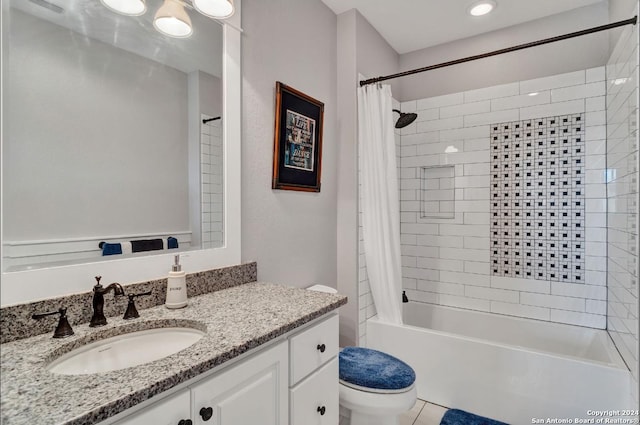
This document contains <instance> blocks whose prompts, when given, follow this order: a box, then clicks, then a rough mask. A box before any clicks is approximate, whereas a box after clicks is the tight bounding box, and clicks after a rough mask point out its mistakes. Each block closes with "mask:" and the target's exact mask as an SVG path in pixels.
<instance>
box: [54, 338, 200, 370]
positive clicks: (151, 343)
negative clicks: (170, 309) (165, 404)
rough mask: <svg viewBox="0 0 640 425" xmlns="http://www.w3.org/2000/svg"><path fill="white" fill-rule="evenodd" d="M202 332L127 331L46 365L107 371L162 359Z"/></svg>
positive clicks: (192, 340) (63, 368)
mask: <svg viewBox="0 0 640 425" xmlns="http://www.w3.org/2000/svg"><path fill="white" fill-rule="evenodd" d="M203 336H204V332H202V331H199V330H197V329H192V328H159V329H149V330H144V331H138V332H131V333H126V334H122V335H118V336H114V337H111V338H107V339H103V340H100V341H96V342H92V343H90V344H87V345H83V346H81V347H79V348H76V349H75V350H73V351H71V352H69V353H67V354H64V355H63V356H60V357H58V358H57V359H56V360H54V361H53V362H51V363H50V364H49V365H48V366H47V370H48V371H50V372H52V373H58V374H62V375H85V374H90V373H100V372H110V371H113V370H120V369H125V368H128V367H133V366H138V365H141V364H145V363H149V362H152V361H155V360H159V359H162V358H164V357H167V356H170V355H172V354H175V353H177V352H178V351H181V350H184V349H185V348H187V347H189V346H191V345H193V344H195V343H196V342H198V341H199V340H200V338H202V337H203Z"/></svg>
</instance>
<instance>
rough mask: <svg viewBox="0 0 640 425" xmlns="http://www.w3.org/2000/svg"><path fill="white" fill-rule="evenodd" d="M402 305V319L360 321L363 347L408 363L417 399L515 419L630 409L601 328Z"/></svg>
mask: <svg viewBox="0 0 640 425" xmlns="http://www.w3.org/2000/svg"><path fill="white" fill-rule="evenodd" d="M403 306H404V312H403V313H404V323H405V324H404V325H390V324H387V323H382V322H380V321H379V320H377V317H373V318H371V319H369V320H368V321H367V324H366V327H367V329H366V332H367V346H368V347H370V348H374V349H377V350H381V351H385V352H387V353H389V354H392V355H394V356H396V357H398V358H400V359H402V360H404V361H405V362H407V363H408V364H410V365H411V366H412V367H413V368H414V369H415V371H416V386H417V390H418V397H419V398H420V399H422V400H427V401H430V402H432V403H436V404H440V405H442V406H446V407H452V408H458V409H463V410H467V411H469V412H473V413H476V414H479V415H482V416H488V417H491V418H494V419H498V420H501V421H504V422H507V423H510V424H515V425H520V424H531V423H545V422H536V421H535V420H537V419H543V420H544V421H546V420H547V418H550V419H554V418H561V419H571V420H572V421H573V422H560V423H579V422H577V421H576V420H575V418H581V419H582V418H584V419H594V416H593V415H592V413H591V412H589V411H598V410H616V409H630V408H631V407H632V403H631V400H630V398H631V397H630V393H631V382H632V381H631V374H630V372H629V371H628V369H627V367H626V366H625V364H624V362H623V361H622V359H621V357H620V355H619V354H618V352H617V350H616V348H615V346H614V345H613V342H612V341H611V339H610V338H609V336H608V334H607V333H606V331H603V330H598V329H591V328H585V327H580V326H571V325H563V324H558V323H551V322H544V321H539V320H530V319H521V318H517V317H511V316H504V315H497V314H489V313H483V312H477V311H471V310H463V309H457V308H450V307H442V306H436V305H431V304H424V303H418V302H409V303H405V304H403ZM627 418H628V416H627ZM596 423H597V422H596Z"/></svg>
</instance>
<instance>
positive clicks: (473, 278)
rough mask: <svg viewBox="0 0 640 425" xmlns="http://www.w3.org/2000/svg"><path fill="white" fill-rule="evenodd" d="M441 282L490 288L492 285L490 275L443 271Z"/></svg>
mask: <svg viewBox="0 0 640 425" xmlns="http://www.w3.org/2000/svg"><path fill="white" fill-rule="evenodd" d="M440 281H442V282H450V283H458V284H461V285H472V286H486V287H489V286H490V284H491V277H490V276H489V275H483V274H475V273H460V272H451V271H441V272H440Z"/></svg>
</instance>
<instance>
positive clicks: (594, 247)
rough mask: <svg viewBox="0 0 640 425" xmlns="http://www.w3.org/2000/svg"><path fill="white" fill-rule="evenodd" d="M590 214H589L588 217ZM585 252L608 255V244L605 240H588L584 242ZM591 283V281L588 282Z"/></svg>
mask: <svg viewBox="0 0 640 425" xmlns="http://www.w3.org/2000/svg"><path fill="white" fill-rule="evenodd" d="M588 216H589V215H588V214H587V217H588ZM584 245H585V247H584V253H585V255H592V256H601V257H606V256H607V244H606V243H605V242H587V243H585V244H584ZM586 283H589V282H586Z"/></svg>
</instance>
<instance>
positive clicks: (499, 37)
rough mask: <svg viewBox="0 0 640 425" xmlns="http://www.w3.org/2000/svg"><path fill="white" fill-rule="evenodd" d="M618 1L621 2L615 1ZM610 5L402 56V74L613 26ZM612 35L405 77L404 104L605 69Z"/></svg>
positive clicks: (563, 43) (554, 44) (536, 21)
mask: <svg viewBox="0 0 640 425" xmlns="http://www.w3.org/2000/svg"><path fill="white" fill-rule="evenodd" d="M613 1H617V0H613ZM608 22H609V21H608V9H607V4H606V3H599V4H596V5H593V6H587V7H583V8H580V9H576V10H573V11H569V12H565V13H562V14H558V15H554V16H550V17H547V18H542V19H538V20H535V21H531V22H527V23H524V24H521V25H517V26H513V27H509V28H504V29H501V30H497V31H493V32H490V33H487V34H483V35H479V36H477V37H471V38H466V39H463V40H458V41H454V42H451V43H446V44H442V45H439V46H434V47H430V48H427V49H424V50H418V51H415V52H411V53H406V54H404V55H401V56H400V70H401V71H406V70H410V69H416V68H422V67H425V66H428V65H435V64H438V63H441V62H446V61H449V60H454V59H459V58H463V57H467V56H473V55H477V54H480V53H485V52H489V51H493V50H498V49H503V48H506V47H511V46H515V45H518V44H523V43H528V42H531V41H536V40H539V39H544V38H549V37H553V36H556V35H561V34H566V33H569V32H573V31H579V30H582V29H586V28H590V27H593V26H597V25H603V24H606V23H608ZM608 57H609V38H608V35H607V33H606V32H600V33H597V34H591V35H588V36H583V37H578V38H574V39H571V40H565V41H561V42H557V43H552V44H547V45H545V46H540V47H535V48H531V49H525V50H521V51H519V52H513V53H508V54H504V55H499V56H494V57H492V58H486V59H481V60H477V61H473V62H469V63H465V64H460V65H455V66H450V67H447V68H442V69H437V70H434V71H429V72H426V73H422V74H417V75H414V76H409V77H404V78H402V79H401V91H400V96H399V100H401V101H407V100H415V99H422V98H427V97H433V96H438V95H442V94H446V93H457V92H460V91H465V90H472V89H478V88H482V87H489V86H493V85H497V84H503V83H508V82H515V81H521V80H528V79H532V78H538V77H543V76H547V75H554V74H560V73H564V72H569V71H577V70H580V69H587V68H592V67H595V66H601V65H604V64H605V63H606V61H607V58H608Z"/></svg>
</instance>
